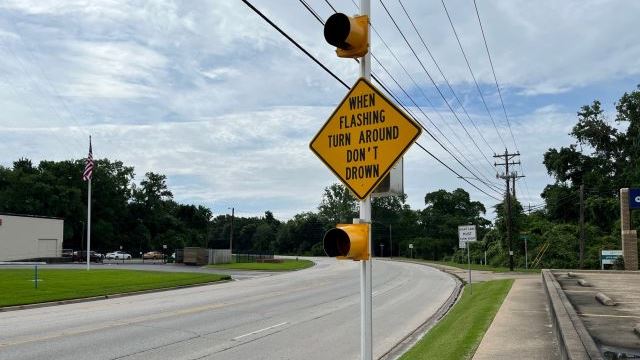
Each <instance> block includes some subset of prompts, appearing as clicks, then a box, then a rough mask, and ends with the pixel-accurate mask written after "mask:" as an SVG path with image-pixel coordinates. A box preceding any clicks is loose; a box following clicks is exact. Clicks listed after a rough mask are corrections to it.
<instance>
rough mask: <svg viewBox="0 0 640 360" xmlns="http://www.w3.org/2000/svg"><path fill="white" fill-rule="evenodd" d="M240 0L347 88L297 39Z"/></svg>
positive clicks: (251, 5)
mask: <svg viewBox="0 0 640 360" xmlns="http://www.w3.org/2000/svg"><path fill="white" fill-rule="evenodd" d="M242 2H243V3H245V5H247V6H248V7H249V8H250V9H251V10H253V11H254V12H255V13H256V14H258V15H259V16H260V17H261V18H262V19H263V20H264V21H266V22H267V23H268V24H269V25H271V27H273V28H274V29H276V30H277V31H278V32H279V33H280V34H281V35H282V36H284V37H285V38H287V40H289V41H290V42H291V43H292V44H293V45H295V46H296V47H297V48H298V49H300V51H302V52H303V53H305V55H307V56H308V57H309V58H311V60H313V61H314V62H315V63H316V64H318V65H319V66H320V67H321V68H322V69H324V71H326V72H327V73H329V75H331V76H332V77H333V78H334V79H336V80H338V82H340V83H341V84H342V85H344V86H345V87H346V88H347V89H348V88H349V85H347V83H345V82H344V81H342V79H340V78H339V77H338V76H337V75H336V74H334V73H333V71H331V70H329V68H327V67H326V66H325V65H324V64H323V63H321V62H320V61H319V60H318V59H316V58H315V57H314V56H313V55H311V54H310V53H309V52H308V51H307V50H306V49H305V48H303V47H302V46H301V45H300V44H298V42H297V41H295V40H294V39H292V38H291V36H289V35H288V34H287V33H286V32H284V31H283V30H282V29H280V27H278V25H276V24H274V23H273V21H271V20H270V19H269V18H268V17H266V16H265V15H264V14H263V13H262V12H261V11H260V10H258V9H257V8H256V7H255V6H253V4H251V3H250V2H249V1H247V0H242Z"/></svg>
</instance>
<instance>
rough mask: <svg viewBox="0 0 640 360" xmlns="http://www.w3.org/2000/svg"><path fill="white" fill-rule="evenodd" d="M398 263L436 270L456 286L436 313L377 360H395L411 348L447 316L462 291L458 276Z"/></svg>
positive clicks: (414, 262)
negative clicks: (446, 276)
mask: <svg viewBox="0 0 640 360" xmlns="http://www.w3.org/2000/svg"><path fill="white" fill-rule="evenodd" d="M385 261H387V260H385ZM391 261H393V260H391ZM400 262H406V263H411V264H417V265H423V266H428V267H430V268H432V269H436V270H438V271H440V272H443V273H445V274H447V275H449V276H451V277H452V278H453V280H454V281H455V282H456V286H455V288H454V289H453V291H452V292H451V295H449V297H448V298H447V300H446V301H445V302H444V303H443V304H442V305H441V306H440V307H439V308H438V310H436V312H435V313H434V314H433V315H431V316H430V317H429V318H428V319H427V320H426V321H425V322H423V323H422V325H420V326H418V328H416V329H415V330H413V331H412V332H411V333H409V334H408V335H407V336H405V337H404V338H402V339H401V340H400V341H398V342H397V343H396V344H395V345H393V346H392V347H391V349H389V350H388V351H387V352H385V353H384V354H382V355H380V357H378V360H388V359H397V358H399V357H400V356H401V355H402V354H404V353H405V352H407V350H409V349H410V348H411V347H413V346H414V345H415V344H416V343H417V342H418V341H419V340H420V339H421V338H422V337H423V336H424V335H425V334H426V333H427V332H428V331H429V330H431V328H433V327H434V326H435V325H436V324H437V323H438V321H440V320H441V319H442V318H443V317H444V316H445V315H447V313H448V312H449V310H451V308H452V307H453V305H455V304H456V303H457V302H458V300H459V299H460V294H461V293H462V289H463V284H464V281H463V280H462V279H460V278H459V277H458V276H456V275H454V274H452V273H449V272H447V271H445V270H444V269H440V268H437V267H434V266H430V265H428V264H425V263H421V262H416V261H406V260H401V261H400Z"/></svg>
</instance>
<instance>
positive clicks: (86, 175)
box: [82, 135, 93, 271]
mask: <svg viewBox="0 0 640 360" xmlns="http://www.w3.org/2000/svg"><path fill="white" fill-rule="evenodd" d="M82 179H83V180H85V181H88V182H89V187H88V191H87V271H89V270H90V269H91V179H93V149H92V148H91V135H89V155H87V164H86V165H85V168H84V172H83V173H82Z"/></svg>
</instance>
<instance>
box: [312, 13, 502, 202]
mask: <svg viewBox="0 0 640 360" xmlns="http://www.w3.org/2000/svg"><path fill="white" fill-rule="evenodd" d="M300 3H302V5H303V6H304V7H305V8H306V9H307V10H308V11H309V12H310V13H311V14H312V15H314V17H315V18H316V19H317V20H318V22H320V24H322V25H324V21H323V20H322V19H321V18H320V17H319V15H318V14H317V13H316V12H315V10H314V9H313V8H312V7H311V6H310V5H309V4H307V3H306V2H305V1H304V0H300ZM327 4H328V5H329V6H331V8H332V9H334V8H333V6H332V5H331V3H330V2H329V1H327ZM334 11H335V9H334ZM372 28H373V25H372ZM374 31H375V28H374ZM376 34H378V33H377V31H376ZM378 36H379V37H380V34H378ZM380 38H381V40H383V41H384V39H382V37H380ZM387 48H388V46H387ZM389 50H390V49H389ZM393 55H394V57H395V54H393ZM371 56H372V57H373V58H374V60H375V61H376V62H377V63H378V64H379V65H380V66H381V67H382V69H383V70H384V71H385V72H386V73H387V75H388V76H389V77H390V78H391V79H392V80H393V82H394V83H395V84H396V85H397V86H398V87H399V88H400V90H402V92H403V93H404V94H405V96H406V97H407V98H409V99H410V100H411V102H413V104H414V105H415V106H416V107H417V108H418V110H419V111H420V112H421V113H422V114H423V115H424V117H425V118H426V119H427V120H428V121H429V122H430V123H431V125H433V126H434V127H435V128H436V129H437V130H438V132H439V133H440V134H441V135H442V137H444V138H445V139H446V140H447V141H448V142H449V144H450V145H451V146H453V148H454V149H456V150H457V151H458V153H459V154H460V155H461V156H462V157H463V158H464V159H465V160H467V162H468V163H469V165H471V167H473V168H474V169H475V170H476V171H478V173H480V174H482V173H481V171H480V170H478V169H477V168H476V167H475V166H474V165H473V163H472V162H471V161H469V159H467V158H466V157H465V156H464V154H463V153H462V152H461V151H460V150H459V149H458V148H457V147H456V146H455V145H454V144H453V143H452V142H451V141H450V140H449V138H447V137H446V135H444V133H443V132H442V131H441V130H440V128H438V126H437V125H436V124H435V123H434V122H433V121H432V120H431V118H430V117H429V116H428V115H427V114H426V113H425V112H424V111H423V110H422V108H421V107H420V106H419V105H418V104H417V103H416V102H415V100H414V99H413V97H411V95H409V94H408V93H407V91H405V89H404V88H403V87H402V86H401V85H400V84H399V83H398V81H397V80H396V79H395V78H394V77H393V75H391V74H390V73H389V71H388V70H387V68H386V67H385V66H384V65H382V63H381V62H380V61H379V60H378V58H377V57H376V56H375V55H374V54H373V52H372V53H371ZM396 59H397V58H396ZM400 66H402V67H403V68H404V66H403V65H402V64H401V63H400ZM405 71H406V69H405ZM372 77H373V79H374V80H375V81H376V82H378V83H379V84H380V85H381V86H382V87H383V88H384V89H385V91H386V92H387V93H388V94H389V95H391V96H392V97H393V98H394V100H396V102H397V103H398V105H400V106H401V107H402V108H403V109H404V110H405V111H406V112H407V113H409V114H410V115H411V116H412V117H413V119H414V120H416V122H417V123H418V124H420V126H421V127H422V128H423V129H424V130H425V132H426V134H428V135H429V136H430V137H431V138H432V139H433V140H434V141H435V142H436V143H438V145H440V147H442V148H443V149H444V150H445V151H446V152H447V153H448V154H449V155H451V157H453V159H454V160H455V161H456V162H458V163H459V164H460V165H461V166H462V167H463V168H464V169H465V170H467V171H468V172H469V173H470V174H471V175H472V176H474V177H475V178H476V179H477V180H478V181H480V182H482V183H483V184H484V185H486V186H487V187H489V188H491V189H492V190H494V191H496V192H497V193H499V194H501V190H502V189H500V188H499V187H497V186H495V185H494V184H492V183H491V181H490V180H489V179H488V178H487V177H486V176H484V175H483V177H484V178H485V180H486V181H484V180H482V179H480V178H479V177H478V175H477V174H475V173H474V172H473V171H471V170H470V169H469V168H468V167H467V166H466V165H464V164H463V163H462V162H461V161H460V160H459V159H458V158H457V157H456V156H455V155H453V154H452V153H451V151H450V150H449V149H447V148H446V147H445V146H444V145H443V144H442V143H441V142H440V141H439V140H438V139H437V138H436V137H435V136H434V135H433V133H431V132H430V131H429V130H428V129H427V128H426V126H424V124H422V123H421V122H420V121H419V120H418V117H417V116H415V114H414V113H413V112H411V111H410V110H409V109H408V108H407V107H405V106H404V105H403V104H402V103H401V101H399V99H398V98H397V97H396V96H395V95H394V94H393V92H391V90H389V89H388V87H387V86H386V85H385V84H384V83H383V82H382V81H381V79H379V77H376V76H375V75H373V76H372ZM414 83H415V81H414ZM423 94H424V93H423ZM425 98H426V95H425ZM427 101H429V100H428V98H427ZM454 134H455V133H454ZM458 139H459V138H458Z"/></svg>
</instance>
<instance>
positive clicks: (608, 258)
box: [600, 250, 622, 265]
mask: <svg viewBox="0 0 640 360" xmlns="http://www.w3.org/2000/svg"><path fill="white" fill-rule="evenodd" d="M620 256H622V250H602V254H600V261H602V265H613V264H615V263H616V260H617V259H618V258H619V257H620Z"/></svg>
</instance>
